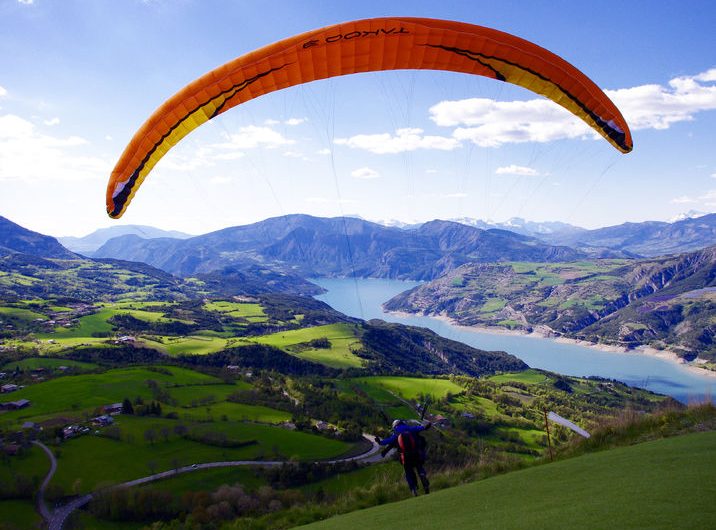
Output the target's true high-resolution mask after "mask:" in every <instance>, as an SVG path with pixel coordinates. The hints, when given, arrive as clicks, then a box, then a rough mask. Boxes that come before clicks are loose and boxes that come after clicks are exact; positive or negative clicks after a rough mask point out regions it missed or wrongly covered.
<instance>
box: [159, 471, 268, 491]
mask: <svg viewBox="0 0 716 530" xmlns="http://www.w3.org/2000/svg"><path fill="white" fill-rule="evenodd" d="M237 483H238V484H241V485H242V486H243V487H244V488H245V489H248V490H255V489H256V488H258V487H259V486H263V485H265V484H266V480H264V479H263V478H261V477H260V476H257V474H256V473H255V472H254V470H253V469H250V468H247V467H219V468H214V469H198V470H196V471H192V472H191V473H182V474H181V475H177V476H175V477H171V478H168V479H165V480H162V481H160V482H153V483H150V484H149V485H148V486H147V487H150V488H152V489H161V490H164V491H170V492H172V493H174V494H176V495H182V494H183V493H185V492H187V491H213V490H215V489H217V488H218V487H219V486H221V485H223V484H237Z"/></svg>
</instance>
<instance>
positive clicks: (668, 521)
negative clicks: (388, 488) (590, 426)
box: [302, 431, 716, 530]
mask: <svg viewBox="0 0 716 530" xmlns="http://www.w3.org/2000/svg"><path fill="white" fill-rule="evenodd" d="M713 469H716V432H713V431H712V432H704V433H695V434H688V435H685V436H680V437H675V438H668V439H663V440H657V441H653V442H646V443H643V444H640V445H635V446H631V447H623V448H618V449H614V450H611V451H603V452H598V453H592V454H587V455H584V456H581V457H578V458H572V459H568V460H562V461H559V462H555V463H552V464H548V465H543V466H538V467H533V468H529V469H524V470H521V471H515V472H512V473H508V474H505V475H500V476H497V477H492V478H489V479H486V480H482V481H478V482H474V483H471V484H467V485H464V486H459V487H456V488H451V489H446V490H442V491H438V492H435V493H432V494H430V495H429V496H427V497H420V498H417V499H408V500H404V501H401V502H398V503H392V504H387V505H383V506H377V507H374V508H370V509H367V510H361V511H357V512H353V513H349V514H346V515H342V516H339V517H335V518H332V519H328V520H325V521H322V522H319V523H315V524H312V525H308V526H305V527H302V528H307V529H308V528H310V529H314V528H315V529H317V530H318V529H336V530H340V529H353V528H372V529H378V528H399V527H400V528H415V529H426V530H428V529H432V528H435V527H436V524H439V526H440V527H442V528H450V529H451V530H452V529H455V530H457V529H462V528H464V529H474V528H505V529H508V528H514V529H522V528H577V527H578V528H594V529H601V528H608V527H611V528H664V529H672V528H709V527H711V526H712V525H713V522H714V520H716V508H715V507H714V505H713V502H712V499H713V498H714V495H716V484H715V483H714V481H713V477H712V471H713Z"/></svg>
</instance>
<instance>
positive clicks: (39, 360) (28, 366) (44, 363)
mask: <svg viewBox="0 0 716 530" xmlns="http://www.w3.org/2000/svg"><path fill="white" fill-rule="evenodd" d="M16 366H17V367H19V368H20V369H21V370H34V369H35V368H45V369H46V370H55V369H57V368H58V367H60V366H67V367H68V368H75V369H77V370H94V369H95V368H97V365H96V364H94V363H85V362H81V361H71V360H69V359H53V358H52V357H28V358H27V359H22V360H21V361H13V362H10V363H7V364H6V365H5V366H3V367H2V368H0V370H2V371H10V370H14V369H15V367H16Z"/></svg>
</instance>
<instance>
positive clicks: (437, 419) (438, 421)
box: [432, 414, 450, 427]
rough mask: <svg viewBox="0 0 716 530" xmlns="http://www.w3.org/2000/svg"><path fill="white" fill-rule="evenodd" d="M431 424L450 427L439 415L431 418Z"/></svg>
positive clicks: (445, 419)
mask: <svg viewBox="0 0 716 530" xmlns="http://www.w3.org/2000/svg"><path fill="white" fill-rule="evenodd" d="M432 422H433V424H435V425H438V426H439V427H450V420H448V419H447V418H446V417H445V416H443V415H441V414H437V415H435V416H433V419H432Z"/></svg>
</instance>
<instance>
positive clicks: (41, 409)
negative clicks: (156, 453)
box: [0, 366, 220, 426]
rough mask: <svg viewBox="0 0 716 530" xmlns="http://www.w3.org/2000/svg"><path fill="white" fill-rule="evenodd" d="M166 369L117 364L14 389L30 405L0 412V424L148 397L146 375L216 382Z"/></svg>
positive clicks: (167, 380) (163, 380)
mask: <svg viewBox="0 0 716 530" xmlns="http://www.w3.org/2000/svg"><path fill="white" fill-rule="evenodd" d="M166 370H168V371H169V374H171V375H168V374H164V373H160V372H155V371H153V370H149V369H147V368H120V369H116V370H108V371H107V372H104V373H101V374H85V375H72V376H67V377H60V378H57V379H52V380H49V381H45V382H43V383H40V384H36V385H31V386H28V387H25V388H23V389H21V390H18V391H16V392H14V393H13V399H23V398H24V399H29V400H30V402H31V404H30V406H29V407H27V408H24V409H20V410H13V411H9V412H6V413H4V414H2V415H0V426H9V425H13V424H18V423H22V422H24V421H28V420H33V421H38V419H39V418H44V417H46V416H48V415H50V414H58V413H62V412H67V413H71V414H74V415H80V414H81V413H82V411H89V412H91V411H93V410H94V409H95V408H96V407H100V406H103V405H107V404H110V403H116V402H119V401H122V399H123V398H125V397H128V398H130V399H134V398H135V397H137V396H141V397H142V398H143V399H150V398H151V397H152V393H151V391H150V389H149V387H148V385H147V384H146V381H147V380H150V379H151V380H154V381H157V382H158V383H159V384H160V385H166V386H173V385H196V384H207V383H219V382H220V380H219V379H217V378H215V377H212V376H209V375H205V374H202V373H200V372H195V371H192V370H187V369H184V368H178V367H173V366H171V367H166Z"/></svg>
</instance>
